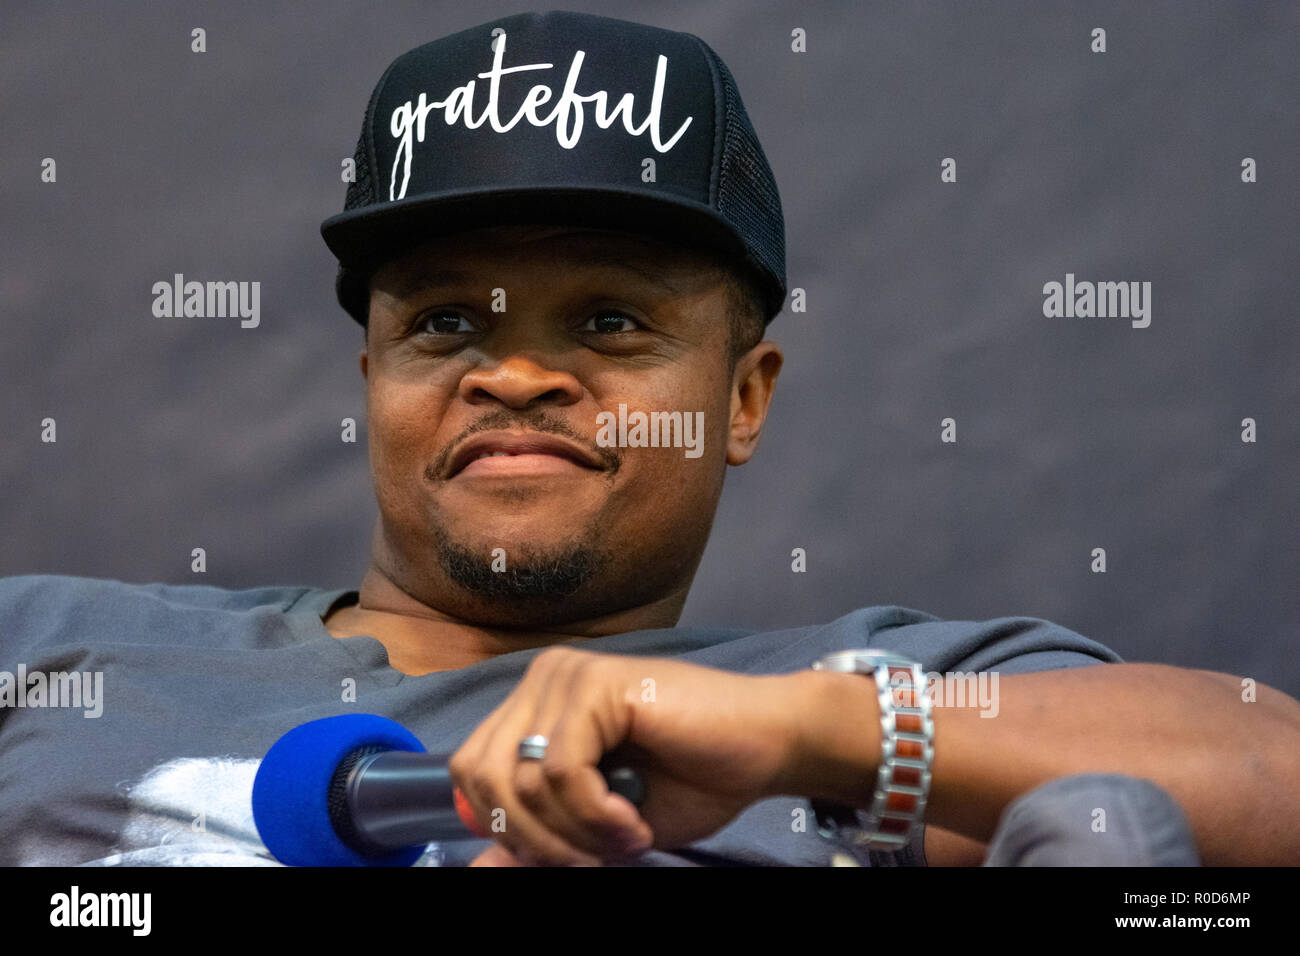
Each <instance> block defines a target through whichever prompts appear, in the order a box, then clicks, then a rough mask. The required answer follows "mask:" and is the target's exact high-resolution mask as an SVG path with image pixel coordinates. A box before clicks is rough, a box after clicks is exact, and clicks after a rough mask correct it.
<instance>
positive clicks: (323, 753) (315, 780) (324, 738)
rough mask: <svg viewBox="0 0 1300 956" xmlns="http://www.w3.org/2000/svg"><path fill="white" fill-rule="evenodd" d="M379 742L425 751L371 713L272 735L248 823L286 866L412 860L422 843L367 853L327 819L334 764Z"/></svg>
mask: <svg viewBox="0 0 1300 956" xmlns="http://www.w3.org/2000/svg"><path fill="white" fill-rule="evenodd" d="M369 746H380V747H383V748H385V749H387V750H410V751H416V752H421V753H422V752H423V751H424V746H423V745H422V744H421V743H420V741H419V740H417V739H416V737H415V735H414V734H412V733H411V732H410V731H409V730H407V729H406V728H405V727H403V726H402V725H401V724H399V723H396V722H395V721H391V720H389V719H388V718H387V717H379V716H377V715H375V714H343V715H340V716H338V717H325V718H323V719H321V720H313V721H311V722H310V723H306V724H302V725H300V726H298V727H295V728H294V729H293V730H291V731H289V732H288V733H287V734H285V735H284V736H283V737H281V738H280V739H279V740H277V741H276V742H275V744H274V745H273V746H272V747H271V749H270V750H268V751H267V753H266V756H265V757H263V758H262V765H261V766H260V767H259V768H258V771H257V777H256V778H255V779H254V781H253V822H254V823H255V824H256V826H257V832H258V834H259V835H260V836H261V838H262V842H263V843H264V844H266V848H267V849H268V850H270V851H271V854H272V855H273V856H274V857H275V858H276V859H277V860H279V861H280V862H281V863H285V864H288V865H289V866H410V865H411V864H412V863H414V862H415V861H416V860H418V859H419V858H420V855H421V853H422V852H423V847H419V846H415V847H407V848H405V849H402V850H397V851H394V852H392V853H389V854H386V855H384V856H378V857H368V856H363V855H362V854H360V853H358V852H356V851H355V850H353V849H352V848H351V847H349V846H348V845H347V844H346V843H344V842H343V841H342V840H341V839H339V836H338V834H337V833H335V831H334V825H333V824H332V823H331V822H330V811H329V802H328V799H329V788H330V780H331V779H332V778H333V776H334V771H335V770H336V769H337V768H338V766H339V764H340V763H342V762H343V760H344V758H346V757H347V756H348V755H349V754H351V753H352V752H353V751H355V750H358V749H360V748H362V747H369Z"/></svg>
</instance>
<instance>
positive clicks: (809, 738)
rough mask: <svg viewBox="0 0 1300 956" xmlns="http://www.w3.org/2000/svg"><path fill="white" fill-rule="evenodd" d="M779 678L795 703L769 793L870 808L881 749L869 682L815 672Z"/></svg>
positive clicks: (857, 677)
mask: <svg viewBox="0 0 1300 956" xmlns="http://www.w3.org/2000/svg"><path fill="white" fill-rule="evenodd" d="M784 679H787V680H789V681H790V682H791V686H792V687H794V688H795V694H794V697H795V699H796V700H797V701H799V707H798V711H797V714H796V719H797V721H798V725H797V728H796V731H795V734H794V736H793V743H792V746H791V753H790V756H789V759H788V760H787V761H786V766H785V770H784V772H783V773H782V774H780V775H779V776H778V779H777V780H776V781H775V789H774V790H773V793H774V794H777V793H780V794H795V795H797V796H802V797H808V798H810V799H821V800H830V801H833V802H835V803H842V804H845V805H847V806H850V807H855V808H860V809H865V808H868V807H870V805H871V798H872V794H873V793H874V791H875V786H876V774H877V770H878V768H879V766H880V752H881V740H880V736H881V733H880V705H879V704H878V703H877V701H876V685H875V683H874V682H873V681H867V680H863V679H862V677H861V675H858V674H845V673H837V672H834V671H815V670H807V671H799V672H797V673H794V674H789V675H786V676H785V678H784Z"/></svg>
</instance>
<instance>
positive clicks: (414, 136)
mask: <svg viewBox="0 0 1300 956" xmlns="http://www.w3.org/2000/svg"><path fill="white" fill-rule="evenodd" d="M505 53H506V35H505V34H504V33H503V34H501V35H500V39H499V41H498V42H497V44H496V52H495V53H494V54H493V60H492V69H490V70H489V71H488V72H486V73H480V74H478V79H480V80H487V81H488V99H487V103H486V105H485V106H484V107H483V112H482V113H480V114H479V115H478V116H477V117H475V116H474V111H473V107H474V86H475V84H476V82H477V80H470V81H469V82H468V83H466V84H465V85H464V86H458V87H456V88H455V89H454V90H452V91H451V93H450V94H448V96H447V98H446V99H444V100H435V101H433V102H429V100H428V94H427V93H423V92H422V93H421V94H420V99H419V101H418V102H417V103H415V104H412V102H411V101H410V100H407V101H406V102H405V103H403V104H402V105H401V106H399V107H397V109H395V110H393V115H392V118H391V119H390V120H389V132H390V133H392V135H393V138H394V139H396V140H397V141H398V146H397V153H396V155H395V156H394V157H393V171H392V175H391V176H390V178H389V183H388V198H389V199H390V200H396V199H402V198H403V197H404V196H405V195H406V187H407V185H408V184H409V183H410V181H411V153H412V148H413V145H414V143H415V142H420V143H423V142H424V131H425V122H426V121H427V119H428V117H429V113H430V112H432V111H433V110H436V109H440V110H442V111H443V120H444V122H446V124H447V125H448V126H454V125H456V123H457V122H458V121H459V120H461V119H463V120H464V121H465V127H466V128H467V129H478V128H479V127H480V126H482V125H483V124H484V123H487V124H489V125H490V126H491V128H492V129H493V130H494V131H495V132H498V133H507V132H509V131H510V130H512V129H513V128H514V127H515V125H516V124H517V123H518V122H519V121H520V120H521V119H527V120H528V122H530V123H532V124H533V125H534V126H538V127H542V126H549V125H550V124H551V123H554V124H555V139H556V141H557V142H558V143H559V144H560V145H561V146H562V147H564V148H565V149H573V147H575V146H576V145H578V140H579V139H580V138H581V136H582V123H583V118H584V116H583V113H584V107H583V104H584V103H589V102H590V103H595V104H596V105H595V110H594V119H595V120H596V125H597V126H599V127H600V128H601V129H609V127H611V126H613V125H614V121H615V120H616V119H618V116H619V114H620V113H621V114H622V116H623V128H624V129H625V130H627V132H628V134H629V135H631V136H640V135H641V134H642V133H644V132H645V131H646V130H649V131H650V142H651V143H652V144H653V146H654V148H655V149H656V150H657V151H658V152H660V153H666V152H668V151H669V150H670V149H672V148H673V147H674V146H675V145H677V141H678V140H679V139H681V137H682V134H683V133H685V132H686V128H687V127H688V126H690V125H691V120H692V119H693V117H690V116H688V117H686V121H685V122H684V123H682V125H681V126H679V127H678V128H677V132H675V133H674V134H673V135H672V137H671V138H670V139H669V140H668V141H667V142H664V140H663V136H662V134H661V133H660V130H659V120H660V114H661V112H662V109H663V95H664V80H665V79H666V77H667V73H668V58H667V57H666V56H663V55H662V54H661V55H660V56H659V60H658V63H657V65H656V67H655V85H654V91H653V93H652V94H651V96H650V110H649V112H648V113H647V114H646V117H645V119H644V120H643V121H642V122H641V125H639V126H637V125H635V124H634V122H633V119H632V110H633V109H634V108H635V106H636V97H635V96H634V95H633V94H631V93H624V94H623V95H622V96H621V97H620V98H619V101H618V103H616V104H615V105H614V108H613V109H612V110H611V109H609V97H610V94H609V93H607V92H605V91H604V90H597V91H596V92H595V93H590V94H587V95H585V96H584V95H582V94H580V93H578V92H577V86H578V74H579V73H580V72H581V71H582V61H583V59H584V58H585V57H586V55H587V54H586V52H585V51H583V50H578V51H576V52H575V53H574V54H573V62H572V63H571V64H570V66H569V75H568V78H567V79H566V80H565V83H564V89H563V90H562V91H561V93H560V98H559V100H558V101H557V102H556V104H555V108H554V109H552V110H551V111H550V112H549V113H546V114H545V115H542V116H539V115H538V113H537V109H538V107H540V106H543V105H545V104H546V103H549V102H550V100H551V97H552V96H553V95H554V92H555V91H554V90H552V89H551V87H549V86H547V85H545V84H543V83H539V84H537V85H536V86H534V87H533V88H532V89H530V90H529V91H528V94H527V95H526V96H525V97H524V100H523V103H522V104H521V105H520V107H519V109H518V110H517V111H516V112H515V115H514V116H513V117H512V118H511V119H510V121H509V122H506V123H502V122H501V118H500V116H499V115H498V114H497V106H498V100H499V96H500V91H501V77H503V76H505V75H506V74H507V73H522V72H524V71H526V70H549V69H552V68H553V67H554V65H555V64H553V63H529V64H525V65H524V66H512V67H503V66H502V60H503V59H504V58H505ZM399 170H400V171H401V185H400V187H399V186H398V182H397V180H398V171H399Z"/></svg>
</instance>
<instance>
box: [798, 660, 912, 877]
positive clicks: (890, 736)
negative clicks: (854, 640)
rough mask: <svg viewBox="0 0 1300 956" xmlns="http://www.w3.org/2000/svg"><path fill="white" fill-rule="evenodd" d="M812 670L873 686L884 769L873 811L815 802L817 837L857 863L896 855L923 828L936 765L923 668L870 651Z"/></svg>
mask: <svg viewBox="0 0 1300 956" xmlns="http://www.w3.org/2000/svg"><path fill="white" fill-rule="evenodd" d="M813 669H814V670H824V671H840V672H842V673H847V674H862V675H863V676H865V677H868V678H869V679H871V680H874V681H875V684H876V699H877V701H878V702H879V704H880V742H881V754H880V767H879V769H878V771H877V773H876V786H875V790H874V792H873V794H872V799H871V806H870V809H868V810H865V811H858V810H855V809H854V808H852V807H847V806H844V805H842V804H836V803H831V802H829V801H824V800H813V801H811V803H812V808H813V812H814V814H815V815H816V817H817V829H818V832H819V833H820V834H821V835H822V836H823V837H825V838H826V839H827V840H830V841H831V842H832V843H834V844H836V845H837V846H839V847H840V848H841V849H843V850H846V851H848V852H849V853H850V854H851V855H852V856H853V857H854V858H856V859H860V858H861V855H863V854H865V853H866V852H868V851H872V850H875V851H884V852H897V851H899V850H901V849H903V848H904V847H906V846H907V844H908V841H909V840H910V839H911V837H912V833H913V830H914V829H915V828H916V827H918V826H920V824H921V821H922V818H923V816H924V813H925V800H926V797H927V796H928V795H929V793H930V767H931V764H932V763H933V762H934V721H933V719H932V718H931V713H930V712H931V708H932V706H933V702H932V701H931V699H930V695H929V694H928V693H927V692H926V684H925V674H924V672H923V671H922V669H921V665H920V663H919V662H917V661H914V660H912V659H910V658H907V657H903V656H901V655H899V654H895V653H893V652H892V651H882V650H876V649H873V648H866V649H863V650H847V651H837V652H836V653H834V654H828V655H826V656H825V657H823V658H821V659H820V660H818V661H816V662H815V663H814V664H813ZM863 817H865V822H863V821H862V818H863Z"/></svg>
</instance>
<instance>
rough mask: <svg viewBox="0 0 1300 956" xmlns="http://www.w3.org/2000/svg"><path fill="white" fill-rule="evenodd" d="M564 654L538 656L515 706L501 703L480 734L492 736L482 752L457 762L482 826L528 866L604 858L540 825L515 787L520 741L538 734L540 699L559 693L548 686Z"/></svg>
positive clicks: (593, 861)
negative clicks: (536, 717) (535, 723)
mask: <svg viewBox="0 0 1300 956" xmlns="http://www.w3.org/2000/svg"><path fill="white" fill-rule="evenodd" d="M564 656H565V655H563V654H555V653H551V654H543V655H539V656H538V658H537V659H536V660H535V661H534V663H533V666H531V667H530V668H529V673H528V674H527V675H525V681H521V683H520V687H519V688H517V689H516V692H515V693H514V694H512V695H511V706H509V707H502V708H501V709H500V713H499V716H498V719H497V720H496V721H495V722H494V724H493V726H492V727H491V728H483V729H484V733H483V734H477V732H476V735H477V736H478V738H479V740H484V738H485V737H486V738H487V739H486V740H485V741H484V742H483V743H481V744H480V746H479V749H478V750H475V751H469V752H468V754H469V756H470V757H472V762H471V760H470V759H468V758H467V759H466V760H465V761H463V762H460V763H458V766H457V770H458V772H459V773H460V774H461V778H462V780H463V782H460V781H458V782H459V783H460V786H461V790H462V792H463V793H464V795H465V798H466V800H467V801H468V802H469V803H470V805H471V807H472V808H473V810H474V813H475V816H476V817H478V819H479V823H480V826H482V827H483V829H484V831H485V832H486V834H487V835H488V836H490V837H491V838H492V839H494V840H498V841H499V842H500V843H502V844H503V845H504V846H505V847H506V848H507V849H508V850H509V851H510V852H511V853H512V854H513V855H514V856H515V857H516V858H517V859H519V860H520V861H521V862H523V863H525V864H542V865H557V866H566V865H584V864H585V865H596V864H598V863H599V862H600V861H599V859H598V858H597V857H595V856H593V855H592V854H589V853H586V852H584V851H582V850H580V849H579V848H578V847H576V846H574V845H573V844H571V843H570V842H569V841H567V840H566V839H564V838H563V837H561V836H559V835H558V834H556V833H554V832H553V831H551V830H550V829H549V828H547V827H546V826H545V825H544V824H543V823H541V822H540V821H539V820H538V819H537V818H536V816H535V815H534V814H533V813H532V812H531V811H529V809H528V808H527V807H525V806H524V804H523V803H522V802H521V801H520V799H519V797H518V795H517V793H516V791H515V785H514V776H515V771H516V768H517V767H518V764H519V749H518V748H519V741H520V739H521V738H523V737H527V736H529V735H531V734H532V733H534V731H533V729H532V726H533V725H532V721H533V719H534V715H535V714H536V713H537V712H538V701H540V700H542V699H545V698H547V697H556V696H560V695H556V694H555V693H554V691H552V690H548V688H549V687H551V685H552V681H554V680H555V679H556V675H557V673H560V672H561V671H562V666H561V665H562V664H563V663H564ZM543 658H547V659H546V660H543ZM525 684H526V685H527V687H525ZM489 735H490V736H489ZM453 775H455V774H453Z"/></svg>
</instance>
